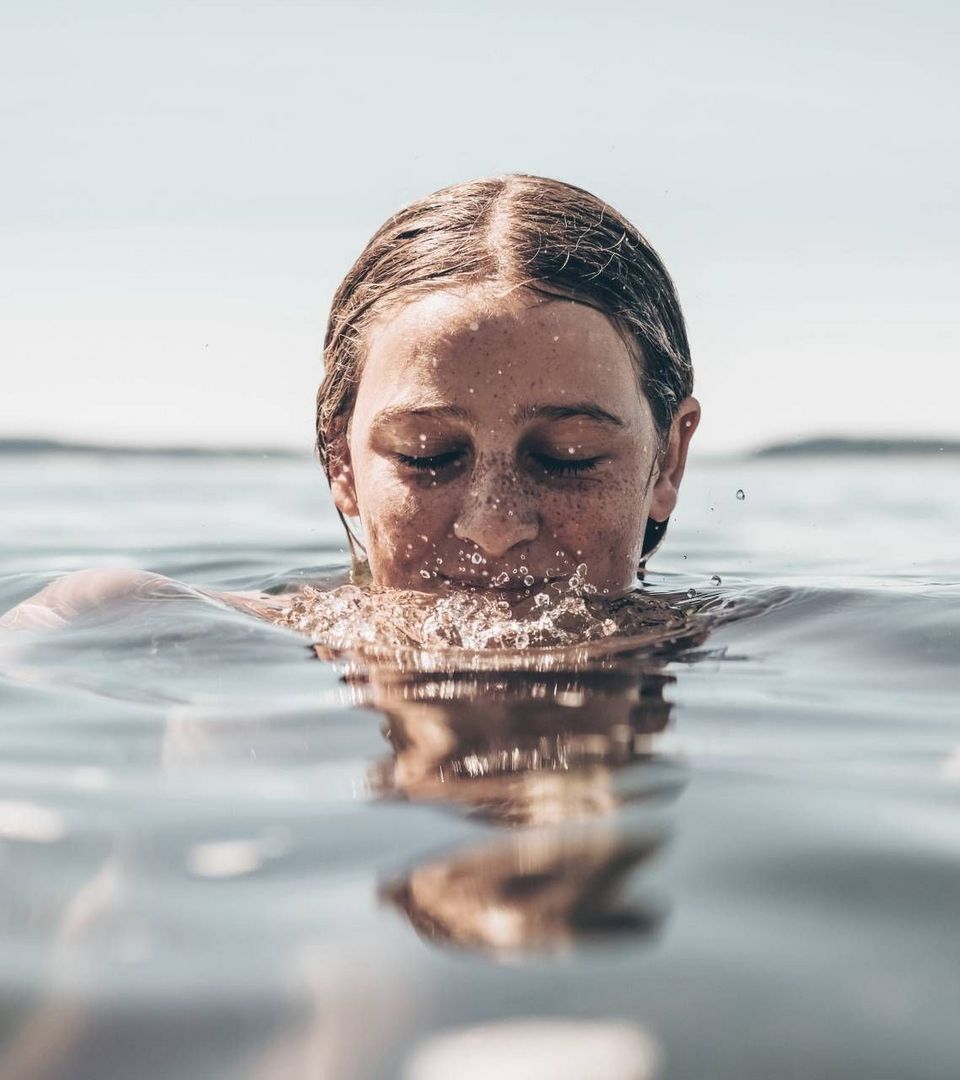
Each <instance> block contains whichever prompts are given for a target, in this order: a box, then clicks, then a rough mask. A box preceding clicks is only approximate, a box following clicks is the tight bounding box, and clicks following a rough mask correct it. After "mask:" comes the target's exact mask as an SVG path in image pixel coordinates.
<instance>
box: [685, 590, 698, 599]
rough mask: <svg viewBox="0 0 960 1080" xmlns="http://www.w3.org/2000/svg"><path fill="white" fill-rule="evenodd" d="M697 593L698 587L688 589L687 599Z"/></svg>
mask: <svg viewBox="0 0 960 1080" xmlns="http://www.w3.org/2000/svg"><path fill="white" fill-rule="evenodd" d="M696 595H697V590H696V589H687V599H688V600H692V599H693V598H694V597H695V596H696Z"/></svg>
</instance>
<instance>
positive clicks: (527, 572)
mask: <svg viewBox="0 0 960 1080" xmlns="http://www.w3.org/2000/svg"><path fill="white" fill-rule="evenodd" d="M519 573H521V574H529V573H530V571H529V570H528V569H527V568H526V567H525V566H524V565H523V563H521V564H520V569H519Z"/></svg>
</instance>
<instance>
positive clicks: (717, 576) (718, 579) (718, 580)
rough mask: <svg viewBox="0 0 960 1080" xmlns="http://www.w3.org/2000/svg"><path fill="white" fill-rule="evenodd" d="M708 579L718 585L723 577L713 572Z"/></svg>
mask: <svg viewBox="0 0 960 1080" xmlns="http://www.w3.org/2000/svg"><path fill="white" fill-rule="evenodd" d="M710 580H711V581H712V582H713V584H714V585H719V584H720V582H721V581H722V580H723V579H722V578H721V577H720V575H719V574H714V575H713V577H712V578H711V579H710Z"/></svg>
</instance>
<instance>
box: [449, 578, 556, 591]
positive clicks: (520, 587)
mask: <svg viewBox="0 0 960 1080" xmlns="http://www.w3.org/2000/svg"><path fill="white" fill-rule="evenodd" d="M437 576H438V577H439V578H440V579H441V580H442V581H444V582H446V583H447V584H448V585H454V586H456V587H457V588H462V589H482V590H483V591H484V592H529V591H530V590H531V589H538V588H543V586H544V585H550V584H552V583H553V582H555V581H565V580H566V578H565V577H562V576H561V577H538V576H537V575H536V574H533V575H530V576H532V577H533V584H532V585H525V584H524V583H523V581H522V580H521V579H519V578H511V579H510V580H509V581H508V582H506V583H505V584H503V585H494V583H493V582H494V578H492V577H490V578H483V577H468V578H454V577H447V575H446V574H438V575H437Z"/></svg>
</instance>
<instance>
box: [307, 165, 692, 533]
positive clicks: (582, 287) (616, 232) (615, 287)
mask: <svg viewBox="0 0 960 1080" xmlns="http://www.w3.org/2000/svg"><path fill="white" fill-rule="evenodd" d="M488 282H491V283H503V284H504V285H507V286H514V287H518V288H526V289H529V290H530V291H531V292H535V293H538V294H540V295H543V296H549V297H556V298H566V299H572V300H575V301H577V302H578V303H582V304H586V305H587V306H589V307H592V308H595V309H596V310H598V311H600V312H602V313H603V314H604V315H606V316H607V317H608V318H609V319H610V320H611V322H612V323H613V325H614V327H615V328H616V329H617V330H618V331H619V332H620V334H621V336H622V337H623V339H624V341H625V343H626V344H627V345H628V347H629V348H630V351H631V354H632V355H633V356H634V359H635V362H636V365H637V375H638V382H639V387H640V390H641V392H642V393H643V394H644V395H645V397H646V399H647V401H648V402H649V404H650V409H651V412H652V414H653V420H654V424H655V426H656V430H657V433H658V437H659V441H660V444H661V448H663V447H664V446H665V443H666V437H667V434H668V432H669V430H670V425H671V423H672V421H673V418H674V416H675V414H676V411H677V407H678V406H679V404H680V402H681V401H682V400H683V399H684V398H685V397H687V396H688V395H689V394H690V393H691V392H692V390H693V367H692V364H691V361H690V346H689V343H688V341H687V332H686V327H685V326H684V321H683V314H682V312H681V310H680V302H679V300H678V299H677V293H676V289H675V288H674V285H673V282H672V281H671V279H670V275H669V274H668V273H667V271H666V268H665V267H664V265H663V263H662V262H661V260H660V257H659V256H658V255H657V253H656V252H655V251H654V250H653V248H652V247H651V246H650V244H649V243H648V242H647V240H645V239H644V237H643V236H642V235H641V234H640V233H639V232H638V231H637V229H636V228H634V226H633V225H631V224H630V222H629V221H627V219H626V218H625V217H623V215H622V214H620V213H618V212H617V211H616V210H614V209H613V208H612V207H611V206H608V205H607V204H606V203H605V202H603V201H602V200H601V199H598V198H597V197H596V196H595V195H591V194H590V192H588V191H584V190H583V189H582V188H578V187H574V186H573V185H572V184H565V183H563V182H561V181H559V180H551V179H547V178H545V177H540V176H527V175H524V174H515V175H510V176H503V177H492V178H488V179H483V180H472V181H469V182H467V183H464V184H455V185H453V186H451V187H446V188H442V189H441V190H440V191H437V192H434V193H433V194H432V195H427V196H426V197H425V198H423V199H420V200H418V201H417V202H414V203H411V204H410V205H409V206H406V207H404V208H403V209H402V210H399V211H398V212H397V213H396V214H394V215H393V216H392V217H391V218H389V220H387V221H386V222H385V223H384V224H383V225H382V226H381V227H380V228H379V229H378V230H377V231H376V232H375V233H374V235H373V237H372V238H371V239H370V241H369V243H368V244H367V246H366V247H365V248H364V250H363V252H362V253H361V255H360V257H359V258H358V259H357V261H356V262H355V263H354V264H353V266H352V267H351V268H350V270H349V271H348V272H347V275H346V277H345V278H344V279H343V281H342V282H341V284H340V287H339V288H338V289H337V292H336V294H335V296H334V298H333V304H332V306H331V310H330V318H329V321H328V323H327V332H326V337H325V340H324V350H323V356H324V378H323V382H322V383H321V385H320V389H319V391H318V393H317V451H318V453H319V455H320V460H321V462H322V463H323V466H324V469H325V470H326V471H327V474H328V476H329V474H330V472H331V468H332V464H333V463H332V461H331V453H332V446H333V444H334V441H335V436H336V433H337V431H338V425H343V424H345V422H346V421H348V420H349V417H350V414H351V412H352V410H353V404H354V400H355V398H356V392H357V387H358V385H359V382H360V376H361V374H362V371H363V361H364V354H365V340H364V339H365V332H366V330H367V328H368V327H369V325H370V323H371V322H372V321H373V320H374V319H375V318H377V317H378V316H379V315H381V314H382V313H383V312H384V311H385V310H387V309H388V308H389V307H392V306H394V305H396V304H398V303H403V302H406V301H409V300H414V299H416V298H418V297H420V296H423V295H425V294H427V293H430V292H434V291H438V290H452V289H457V288H466V287H470V286H471V285H478V284H483V283H488ZM341 430H342V429H341ZM659 524H660V523H654V522H651V523H650V525H651V526H657V525H659ZM649 531H650V530H649V528H648V532H649ZM653 532H654V533H656V534H657V535H655V536H648V541H649V540H653V541H654V544H651V543H649V542H647V543H645V544H644V548H645V551H648V550H649V549H650V548H651V547H652V546H655V541H658V540H659V539H660V537H661V536H662V529H660V530H659V532H658V530H657V529H656V528H654V529H653Z"/></svg>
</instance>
